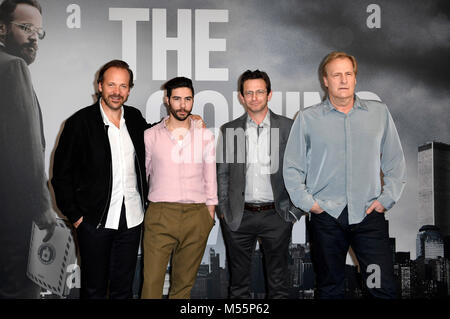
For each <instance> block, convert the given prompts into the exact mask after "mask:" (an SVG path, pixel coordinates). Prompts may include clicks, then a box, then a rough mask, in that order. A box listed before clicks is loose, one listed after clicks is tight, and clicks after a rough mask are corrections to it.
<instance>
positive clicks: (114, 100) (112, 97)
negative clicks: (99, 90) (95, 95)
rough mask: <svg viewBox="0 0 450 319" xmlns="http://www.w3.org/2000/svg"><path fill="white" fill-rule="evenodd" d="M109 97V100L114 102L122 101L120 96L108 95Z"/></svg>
mask: <svg viewBox="0 0 450 319" xmlns="http://www.w3.org/2000/svg"><path fill="white" fill-rule="evenodd" d="M109 98H110V100H111V101H112V102H116V103H118V102H121V101H122V97H121V96H110V97H109Z"/></svg>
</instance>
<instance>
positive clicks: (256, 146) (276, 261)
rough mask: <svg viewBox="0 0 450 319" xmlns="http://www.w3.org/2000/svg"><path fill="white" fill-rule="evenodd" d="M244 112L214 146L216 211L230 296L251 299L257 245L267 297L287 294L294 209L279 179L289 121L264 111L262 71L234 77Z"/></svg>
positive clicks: (266, 88)
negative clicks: (223, 248)
mask: <svg viewBox="0 0 450 319" xmlns="http://www.w3.org/2000/svg"><path fill="white" fill-rule="evenodd" d="M239 93H240V94H239V98H240V101H241V103H242V104H243V105H244V107H245V110H246V113H245V114H244V115H242V116H241V117H239V118H237V119H236V120H234V121H231V122H228V123H226V124H224V125H223V126H222V127H221V129H220V137H219V142H218V147H217V184H218V194H219V205H218V212H219V217H221V225H222V233H223V237H224V241H225V245H226V249H227V255H228V256H227V257H228V258H227V259H228V265H229V269H230V298H250V297H251V296H250V289H249V287H250V268H251V256H252V253H253V251H254V249H255V245H256V241H257V239H259V243H260V245H261V246H262V251H263V253H264V259H265V267H266V274H267V290H268V297H269V298H287V297H288V281H287V279H288V277H287V276H288V254H289V252H288V247H289V242H290V238H291V231H292V224H293V222H295V221H297V220H298V219H299V218H300V217H301V215H302V211H300V210H298V209H297V208H295V207H294V206H293V205H292V203H291V201H290V199H289V195H288V193H287V191H286V188H285V186H284V182H283V167H282V165H283V155H284V149H285V147H286V142H287V139H288V137H289V132H290V129H291V125H292V123H293V121H292V120H291V119H288V118H286V117H284V116H280V115H277V114H275V113H273V112H272V111H270V110H269V107H268V102H269V101H270V99H271V97H272V91H271V84H270V79H269V77H268V75H267V74H266V73H265V72H262V71H259V70H255V71H250V70H247V71H246V72H244V73H243V74H242V75H241V77H240V79H239Z"/></svg>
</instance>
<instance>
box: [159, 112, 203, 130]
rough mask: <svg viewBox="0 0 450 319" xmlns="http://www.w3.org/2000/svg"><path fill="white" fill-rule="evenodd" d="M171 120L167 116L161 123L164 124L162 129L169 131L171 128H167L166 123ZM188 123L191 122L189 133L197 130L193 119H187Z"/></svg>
mask: <svg viewBox="0 0 450 319" xmlns="http://www.w3.org/2000/svg"><path fill="white" fill-rule="evenodd" d="M168 119H169V115H167V116H166V117H165V118H163V120H162V121H161V124H162V128H164V129H167V130H169V128H168V127H167V123H166V121H167V120H168ZM187 121H191V126H190V129H189V131H192V130H193V129H194V128H195V122H194V120H193V119H192V118H191V117H189V118H188V119H187Z"/></svg>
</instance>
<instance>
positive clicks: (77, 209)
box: [52, 102, 150, 227]
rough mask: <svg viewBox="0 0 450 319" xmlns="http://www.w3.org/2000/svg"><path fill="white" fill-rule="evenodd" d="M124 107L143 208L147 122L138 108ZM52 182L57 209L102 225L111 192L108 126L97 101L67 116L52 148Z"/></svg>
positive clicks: (72, 217) (68, 214) (145, 183)
mask: <svg viewBox="0 0 450 319" xmlns="http://www.w3.org/2000/svg"><path fill="white" fill-rule="evenodd" d="M123 107H124V118H125V122H126V125H127V129H128V133H129V134H130V137H131V140H132V142H133V145H134V149H135V153H136V156H135V168H136V177H137V185H138V189H139V193H140V195H141V200H142V204H143V207H144V208H145V206H146V205H145V204H146V202H147V199H146V197H147V182H146V175H145V146H144V131H145V130H146V129H147V128H148V127H149V126H150V125H147V122H146V121H145V119H144V118H143V117H142V114H141V112H140V111H139V110H138V109H136V108H134V107H131V106H126V105H124V106H123ZM52 185H53V188H54V190H55V197H56V203H57V205H58V207H59V209H60V210H61V212H62V213H63V214H64V215H65V216H67V218H68V219H69V220H70V221H71V222H72V223H75V222H76V221H77V220H78V219H80V217H81V216H83V222H87V223H90V224H92V225H95V226H97V227H100V226H102V225H104V224H105V222H106V215H107V212H108V208H109V204H110V200H111V192H112V161H111V148H110V144H109V139H108V126H107V125H105V124H104V122H103V118H102V115H101V112H100V106H99V103H98V102H97V103H95V104H93V105H91V106H88V107H85V108H83V109H81V110H79V111H78V112H76V113H75V114H74V115H72V116H71V117H70V118H69V119H67V121H66V123H65V125H64V129H63V131H62V133H61V137H60V139H59V143H58V147H57V148H56V151H55V157H54V164H53V178H52Z"/></svg>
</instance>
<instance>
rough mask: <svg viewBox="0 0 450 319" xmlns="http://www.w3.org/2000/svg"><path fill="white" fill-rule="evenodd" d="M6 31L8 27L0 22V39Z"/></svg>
mask: <svg viewBox="0 0 450 319" xmlns="http://www.w3.org/2000/svg"><path fill="white" fill-rule="evenodd" d="M7 32H8V28H7V27H6V24H5V23H3V22H0V39H3V38H4V36H5V35H6V33H7Z"/></svg>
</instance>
